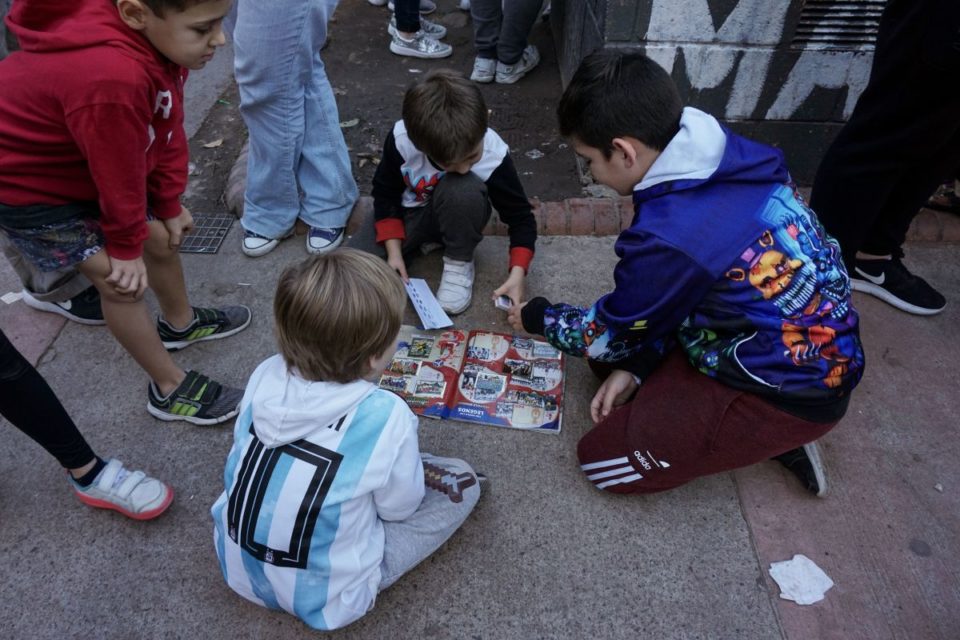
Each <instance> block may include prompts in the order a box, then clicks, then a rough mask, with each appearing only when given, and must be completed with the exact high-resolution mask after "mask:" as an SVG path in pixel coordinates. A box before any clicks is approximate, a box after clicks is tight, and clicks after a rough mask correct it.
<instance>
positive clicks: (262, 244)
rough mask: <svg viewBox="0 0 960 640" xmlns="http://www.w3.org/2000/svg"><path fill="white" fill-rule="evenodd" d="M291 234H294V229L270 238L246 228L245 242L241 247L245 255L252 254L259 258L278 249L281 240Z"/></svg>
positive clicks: (253, 256) (252, 256) (244, 233)
mask: <svg viewBox="0 0 960 640" xmlns="http://www.w3.org/2000/svg"><path fill="white" fill-rule="evenodd" d="M291 235H293V231H289V232H287V233H285V234H284V235H283V236H281V237H279V238H268V237H266V236H262V235H260V234H259V233H254V232H253V231H247V230H246V229H244V231H243V244H241V245H240V249H241V250H242V251H243V253H244V255H247V256H250V257H251V258H259V257H260V256H265V255H267V254H268V253H270V252H271V251H273V250H274V249H276V248H277V245H278V244H280V241H281V240H284V239H285V238H289V237H290V236H291Z"/></svg>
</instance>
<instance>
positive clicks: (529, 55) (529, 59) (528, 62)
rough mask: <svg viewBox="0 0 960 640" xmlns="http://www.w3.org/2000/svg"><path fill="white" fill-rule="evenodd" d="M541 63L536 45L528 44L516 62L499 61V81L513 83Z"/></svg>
mask: <svg viewBox="0 0 960 640" xmlns="http://www.w3.org/2000/svg"><path fill="white" fill-rule="evenodd" d="M538 64H540V52H539V51H537V47H536V46H535V45H532V44H531V45H527V47H526V48H525V49H524V50H523V55H522V56H520V60H518V61H517V62H516V63H515V64H503V63H502V62H497V82H499V83H500V84H513V83H514V82H516V81H517V80H519V79H520V78H522V77H523V76H525V75H527V74H528V73H530V71H531V70H532V69H533V68H534V67H535V66H537V65H538Z"/></svg>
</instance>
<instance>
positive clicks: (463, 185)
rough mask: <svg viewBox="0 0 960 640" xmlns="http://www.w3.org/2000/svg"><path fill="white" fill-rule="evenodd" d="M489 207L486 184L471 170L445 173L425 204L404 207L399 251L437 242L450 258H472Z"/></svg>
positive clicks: (409, 252)
mask: <svg viewBox="0 0 960 640" xmlns="http://www.w3.org/2000/svg"><path fill="white" fill-rule="evenodd" d="M491 213H492V209H491V207H490V198H489V196H488V195H487V185H486V184H485V183H484V182H483V180H481V179H480V178H478V177H477V176H475V175H474V174H472V173H467V174H465V175H461V174H458V173H447V174H445V175H444V176H443V178H441V179H440V182H438V183H437V186H436V188H434V190H433V193H432V194H431V195H430V200H428V201H427V204H426V206H423V207H420V208H417V209H407V211H406V213H405V218H406V220H405V221H404V233H405V234H406V236H407V237H406V240H404V241H403V255H404V256H408V255H409V254H411V253H413V252H414V251H415V250H417V249H419V248H420V246H421V245H422V244H424V243H427V242H440V243H442V244H443V246H444V251H443V255H445V256H447V257H448V258H450V259H452V260H462V261H469V260H473V251H474V249H476V248H477V245H478V244H480V241H481V240H483V228H484V227H485V226H486V225H487V221H489V220H490V214H491Z"/></svg>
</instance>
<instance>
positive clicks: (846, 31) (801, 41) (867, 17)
mask: <svg viewBox="0 0 960 640" xmlns="http://www.w3.org/2000/svg"><path fill="white" fill-rule="evenodd" d="M886 5H887V0H806V2H804V4H803V10H802V11H801V13H800V21H799V23H798V24H797V30H796V32H795V33H794V35H793V42H792V43H791V45H792V46H794V47H802V48H804V49H818V48H824V49H865V48H873V44H874V43H875V42H876V40H877V29H878V28H879V26H880V15H881V14H882V13H883V9H884V7H885V6H886Z"/></svg>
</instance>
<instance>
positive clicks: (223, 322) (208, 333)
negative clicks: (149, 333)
mask: <svg viewBox="0 0 960 640" xmlns="http://www.w3.org/2000/svg"><path fill="white" fill-rule="evenodd" d="M251 316H252V314H251V313H250V308H249V307H245V306H243V305H234V306H229V307H222V308H220V309H207V308H204V307H193V320H191V321H190V324H188V325H187V326H186V327H184V328H183V329H176V328H174V327H173V325H171V324H170V323H169V322H167V321H166V320H165V319H163V318H162V317H161V318H157V333H159V334H160V341H161V342H163V346H164V348H165V349H166V350H167V351H177V350H179V349H183V348H184V347H189V346H190V345H191V344H194V343H196V342H205V341H207V340H219V339H220V338H226V337H227V336H232V335H233V334H235V333H239V332H241V331H243V330H244V329H246V328H247V325H249V324H250V318H251Z"/></svg>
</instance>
